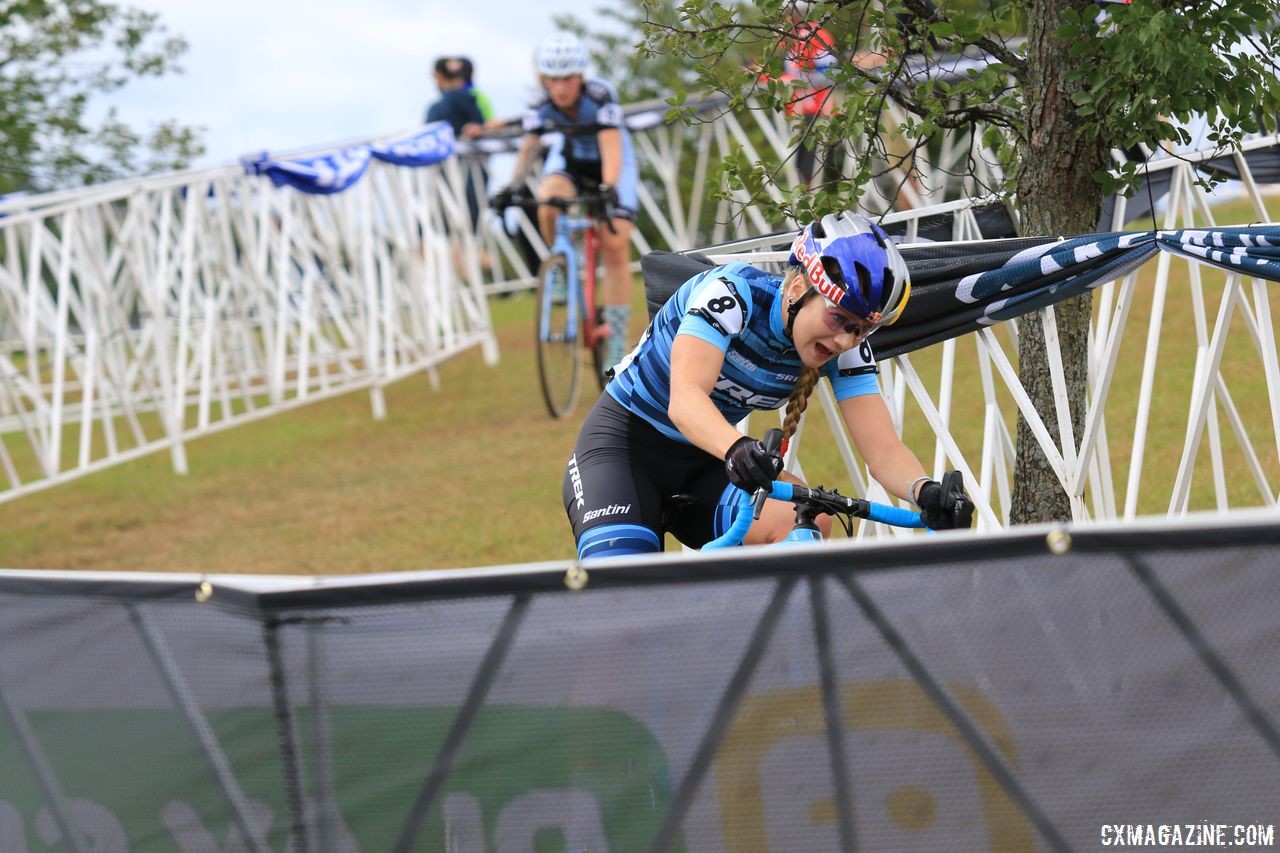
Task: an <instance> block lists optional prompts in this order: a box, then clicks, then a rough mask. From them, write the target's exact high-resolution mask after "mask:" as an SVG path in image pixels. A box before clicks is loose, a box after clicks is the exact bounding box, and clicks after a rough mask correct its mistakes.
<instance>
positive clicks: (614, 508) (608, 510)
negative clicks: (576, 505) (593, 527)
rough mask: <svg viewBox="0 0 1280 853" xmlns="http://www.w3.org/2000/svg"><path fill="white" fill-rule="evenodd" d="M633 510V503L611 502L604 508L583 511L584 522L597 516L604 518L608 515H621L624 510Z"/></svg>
mask: <svg viewBox="0 0 1280 853" xmlns="http://www.w3.org/2000/svg"><path fill="white" fill-rule="evenodd" d="M630 511H631V504H627V505H626V506H623V505H622V504H609V505H608V506H607V507H604V508H603V509H592V510H588V511H587V512H585V513H583V516H582V520H583V522H587V521H594V520H595V519H597V518H603V517H604V516H606V515H621V514H622V513H624V512H630Z"/></svg>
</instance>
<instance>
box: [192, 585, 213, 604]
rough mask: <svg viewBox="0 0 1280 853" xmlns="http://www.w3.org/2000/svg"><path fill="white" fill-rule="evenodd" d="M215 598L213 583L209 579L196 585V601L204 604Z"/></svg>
mask: <svg viewBox="0 0 1280 853" xmlns="http://www.w3.org/2000/svg"><path fill="white" fill-rule="evenodd" d="M211 598H213V584H211V583H209V582H208V581H200V585H199V586H197V587H196V601H198V602H200V603H201V604H204V603H205V602H206V601H208V600H209V599H211Z"/></svg>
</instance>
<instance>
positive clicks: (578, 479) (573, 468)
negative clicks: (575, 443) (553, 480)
mask: <svg viewBox="0 0 1280 853" xmlns="http://www.w3.org/2000/svg"><path fill="white" fill-rule="evenodd" d="M569 482H570V483H573V497H574V499H575V500H576V501H577V507H578V509H582V508H583V507H584V506H586V505H587V501H586V499H585V498H583V497H582V476H581V475H580V474H579V473H578V454H576V453H575V454H574V455H572V456H570V457H569Z"/></svg>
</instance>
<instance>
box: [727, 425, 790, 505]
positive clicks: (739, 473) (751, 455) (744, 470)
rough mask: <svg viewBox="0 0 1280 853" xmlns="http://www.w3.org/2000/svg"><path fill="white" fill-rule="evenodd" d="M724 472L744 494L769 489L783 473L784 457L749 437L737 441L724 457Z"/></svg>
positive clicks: (745, 436)
mask: <svg viewBox="0 0 1280 853" xmlns="http://www.w3.org/2000/svg"><path fill="white" fill-rule="evenodd" d="M724 470H725V472H726V473H727V474H728V475H729V482H730V483H733V484H734V485H735V486H737V487H738V488H739V489H742V490H743V491H744V492H754V491H755V490H756V489H768V488H770V487H771V486H772V485H773V481H774V480H776V479H777V478H778V474H779V473H781V472H782V457H781V456H779V455H778V454H776V453H770V452H769V451H767V450H765V449H764V445H763V444H761V443H760V442H759V441H757V440H756V439H754V438H752V437H751V436H749V435H744V436H743V437H742V438H740V439H738V440H737V441H735V442H734V443H733V444H731V445H730V446H729V451H728V452H727V453H725V455H724Z"/></svg>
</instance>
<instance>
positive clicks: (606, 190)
mask: <svg viewBox="0 0 1280 853" xmlns="http://www.w3.org/2000/svg"><path fill="white" fill-rule="evenodd" d="M597 192H599V193H600V212H601V214H603V216H604V219H605V220H606V221H607V220H610V219H613V218H614V217H615V216H617V215H618V214H617V208H618V206H619V205H618V188H617V187H615V186H613V185H612V184H601V185H600V186H599V188H598V189H597Z"/></svg>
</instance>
